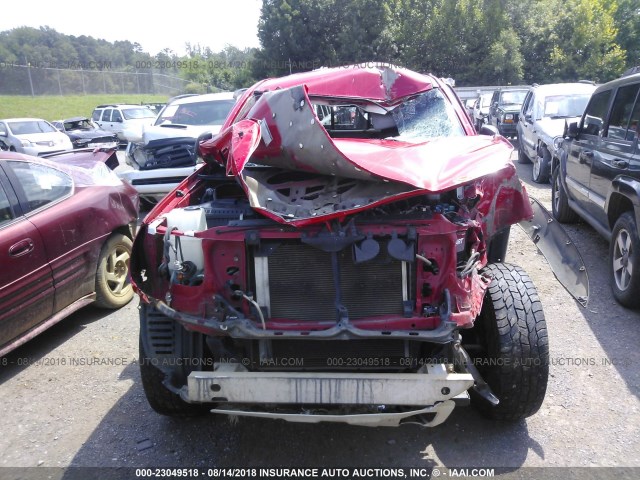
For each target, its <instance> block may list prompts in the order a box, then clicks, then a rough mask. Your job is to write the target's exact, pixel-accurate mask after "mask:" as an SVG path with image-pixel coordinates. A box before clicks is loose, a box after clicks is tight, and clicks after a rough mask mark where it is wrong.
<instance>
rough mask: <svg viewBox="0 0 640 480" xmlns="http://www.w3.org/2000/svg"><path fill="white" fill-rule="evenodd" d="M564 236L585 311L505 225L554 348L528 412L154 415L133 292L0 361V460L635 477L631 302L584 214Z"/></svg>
mask: <svg viewBox="0 0 640 480" xmlns="http://www.w3.org/2000/svg"><path fill="white" fill-rule="evenodd" d="M518 169H519V171H520V173H521V177H522V179H523V181H524V182H525V184H526V185H527V188H528V189H529V193H530V195H532V196H534V197H536V198H538V199H539V200H540V201H542V203H543V204H545V205H546V206H547V207H550V187H549V186H548V185H546V186H538V185H536V184H533V183H532V181H531V166H530V165H518ZM568 232H569V234H570V236H571V238H572V239H573V240H574V242H575V243H576V244H577V246H578V248H579V249H580V251H581V253H582V256H583V257H584V260H585V263H586V265H587V268H588V271H589V277H590V282H591V298H590V302H589V305H588V306H587V308H582V307H581V306H579V304H578V303H577V302H575V301H574V300H573V299H572V298H571V297H570V296H569V295H568V294H567V293H566V291H565V290H564V289H563V288H562V287H561V286H560V284H559V283H558V282H557V281H556V279H555V277H554V276H553V274H552V273H551V271H550V269H549V267H548V265H547V264H546V262H545V260H544V258H543V257H542V256H541V255H540V254H538V253H537V251H536V249H535V247H534V246H533V244H532V243H531V242H530V241H529V240H528V238H527V237H526V236H525V235H524V233H523V232H522V231H521V230H520V229H519V228H517V227H516V228H514V229H513V232H512V237H511V243H510V253H509V258H508V261H510V262H513V263H517V264H520V265H521V266H522V267H524V268H525V269H526V270H527V271H528V272H529V274H530V275H531V277H532V279H533V281H534V283H535V284H536V285H537V287H538V290H539V293H540V296H541V298H542V302H543V304H544V308H545V313H546V318H547V324H548V328H549V338H550V344H551V357H552V365H551V377H550V381H549V387H548V392H547V396H546V399H545V402H544V404H543V406H542V409H541V410H540V411H539V412H538V413H537V414H536V415H535V416H533V417H531V418H529V419H527V420H526V421H522V422H519V423H515V424H501V423H491V422H489V421H486V420H484V419H483V418H481V417H480V416H479V415H478V414H477V413H476V412H475V411H474V410H473V409H472V408H458V409H456V410H455V411H454V413H453V414H452V416H451V417H450V418H449V419H448V420H447V422H445V424H443V425H441V426H438V427H436V428H433V429H421V428H418V427H415V426H405V427H401V428H397V429H393V428H376V429H369V428H363V427H349V426H344V425H331V424H324V425H317V426H310V425H300V424H288V423H285V422H280V421H277V422H271V421H267V420H257V419H240V421H238V422H237V423H231V422H229V421H228V420H227V419H226V418H217V417H214V416H209V417H204V418H199V419H189V420H177V419H170V418H165V417H161V416H159V415H157V414H155V413H154V412H153V411H151V409H150V408H149V406H148V405H147V403H146V400H145V397H144V394H143V392H142V387H141V385H140V379H139V371H138V366H137V364H136V359H137V345H138V337H137V335H138V319H137V303H136V302H135V301H134V302H132V303H131V304H129V305H128V306H127V307H125V308H123V309H122V310H120V311H118V312H114V313H105V312H103V311H99V310H97V309H92V308H87V309H85V310H83V311H81V312H79V313H76V314H75V315H73V316H72V317H70V318H68V319H67V320H65V321H64V322H62V323H61V324H59V325H57V326H56V327H54V328H53V329H51V330H49V331H48V332H46V333H45V334H44V335H41V336H40V337H39V338H37V339H35V340H33V341H31V342H30V343H28V344H27V345H25V346H23V347H21V348H19V349H18V350H16V351H14V352H12V353H11V354H10V355H9V356H7V357H5V359H4V360H2V359H0V362H3V361H4V365H5V366H3V367H1V370H0V402H1V404H2V408H3V414H2V416H1V417H0V432H2V435H1V436H0V466H4V467H16V466H22V467H40V468H43V467H64V466H69V465H72V466H104V467H168V466H175V467H219V466H229V467H238V468H241V467H250V466H273V467H301V466H316V467H318V466H319V467H338V466H350V467H354V466H366V467H394V466H402V467H423V468H431V467H434V466H444V467H449V468H453V467H504V470H503V471H506V472H513V473H514V474H516V473H517V475H518V476H519V477H521V478H522V477H524V478H529V476H527V474H526V472H527V471H529V470H527V469H521V467H582V466H585V467H587V466H591V467H611V466H618V467H636V469H632V470H624V471H620V470H617V471H613V470H608V469H591V470H588V471H582V473H581V474H580V476H581V477H582V478H584V477H592V478H603V477H612V478H613V477H614V476H616V477H617V478H621V477H620V476H621V475H622V476H623V477H628V478H640V401H639V396H640V374H639V373H638V368H637V365H638V364H640V352H639V351H638V345H640V312H637V311H636V312H633V311H629V310H625V309H624V308H622V307H620V306H619V305H618V304H616V302H615V301H614V300H613V297H612V295H611V292H610V290H609V285H608V282H607V276H606V265H607V263H606V258H607V251H608V250H607V244H606V243H605V241H603V240H602V239H601V238H600V237H599V236H598V235H597V234H596V233H595V232H594V231H593V230H592V229H591V228H590V227H588V226H586V225H583V224H577V225H574V226H570V227H569V228H568ZM639 294H640V292H639ZM94 362H100V363H97V364H96V363H94ZM103 363H105V364H103ZM552 471H555V470H545V471H544V472H546V473H547V474H548V473H549V472H552ZM529 472H537V473H530V475H531V476H532V477H531V478H536V477H538V478H540V476H541V474H539V473H540V471H538V470H532V471H529ZM562 472H564V473H562V474H561V476H562V477H568V474H567V471H564V470H563V471H562ZM5 473H6V472H5ZM2 475H3V474H2V469H0V478H1V477H2ZM87 478H88V477H87Z"/></svg>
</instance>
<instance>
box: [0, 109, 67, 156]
mask: <svg viewBox="0 0 640 480" xmlns="http://www.w3.org/2000/svg"><path fill="white" fill-rule="evenodd" d="M0 146H1V147H2V150H10V151H12V152H19V153H26V154H27V155H33V156H34V157H39V156H42V155H46V154H49V153H56V152H63V151H65V150H73V145H72V144H71V140H69V137H67V136H66V135H65V134H64V133H62V132H59V131H58V130H57V129H56V128H55V127H54V126H53V125H51V124H50V123H49V122H47V121H46V120H43V119H41V118H7V119H4V120H0Z"/></svg>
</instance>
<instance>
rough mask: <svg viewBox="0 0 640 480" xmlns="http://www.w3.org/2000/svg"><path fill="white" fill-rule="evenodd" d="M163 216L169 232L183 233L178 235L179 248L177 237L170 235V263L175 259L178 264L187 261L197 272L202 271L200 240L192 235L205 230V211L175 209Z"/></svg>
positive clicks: (190, 208)
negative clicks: (194, 266) (174, 230)
mask: <svg viewBox="0 0 640 480" xmlns="http://www.w3.org/2000/svg"><path fill="white" fill-rule="evenodd" d="M165 216H166V218H167V228H169V230H173V229H174V228H177V229H178V230H180V231H181V232H183V233H184V235H180V246H178V245H177V242H176V237H177V236H178V235H174V234H172V235H171V238H170V242H171V251H170V252H169V259H170V261H171V263H172V264H173V263H174V262H175V260H176V257H177V259H178V261H179V262H185V261H187V260H189V261H190V262H193V263H194V264H195V265H196V267H197V268H198V270H202V269H203V268H204V255H203V253H202V240H201V239H200V238H195V237H194V236H193V234H194V233H196V232H202V231H204V230H206V229H207V217H206V215H205V211H204V210H203V209H202V208H200V207H186V208H175V209H173V210H171V211H170V212H169V213H167V214H166V215H165ZM176 250H177V251H176ZM181 251H182V254H181V253H180V252H181Z"/></svg>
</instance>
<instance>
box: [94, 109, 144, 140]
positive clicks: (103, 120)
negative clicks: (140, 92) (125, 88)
mask: <svg viewBox="0 0 640 480" xmlns="http://www.w3.org/2000/svg"><path fill="white" fill-rule="evenodd" d="M155 118H156V113H155V112H154V111H153V110H151V109H150V108H149V107H146V106H144V105H98V106H97V107H96V108H95V109H94V110H93V113H92V114H91V119H92V120H93V121H94V122H95V123H97V124H98V126H99V127H100V128H102V129H103V130H107V131H109V132H113V133H115V134H117V135H118V138H119V139H120V140H122V141H125V140H126V138H125V136H124V131H125V130H129V129H138V128H141V127H143V126H144V125H153V122H154V120H155Z"/></svg>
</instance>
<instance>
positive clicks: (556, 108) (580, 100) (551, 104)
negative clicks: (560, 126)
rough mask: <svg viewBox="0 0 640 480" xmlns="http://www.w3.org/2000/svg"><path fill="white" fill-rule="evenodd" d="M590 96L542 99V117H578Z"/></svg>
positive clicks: (554, 96)
mask: <svg viewBox="0 0 640 480" xmlns="http://www.w3.org/2000/svg"><path fill="white" fill-rule="evenodd" d="M590 98H591V94H588V93H585V94H575V95H552V96H549V97H546V98H545V99H544V116H545V117H551V118H567V117H579V116H581V115H582V112H584V109H585V108H586V106H587V102H588V101H589V99H590Z"/></svg>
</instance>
